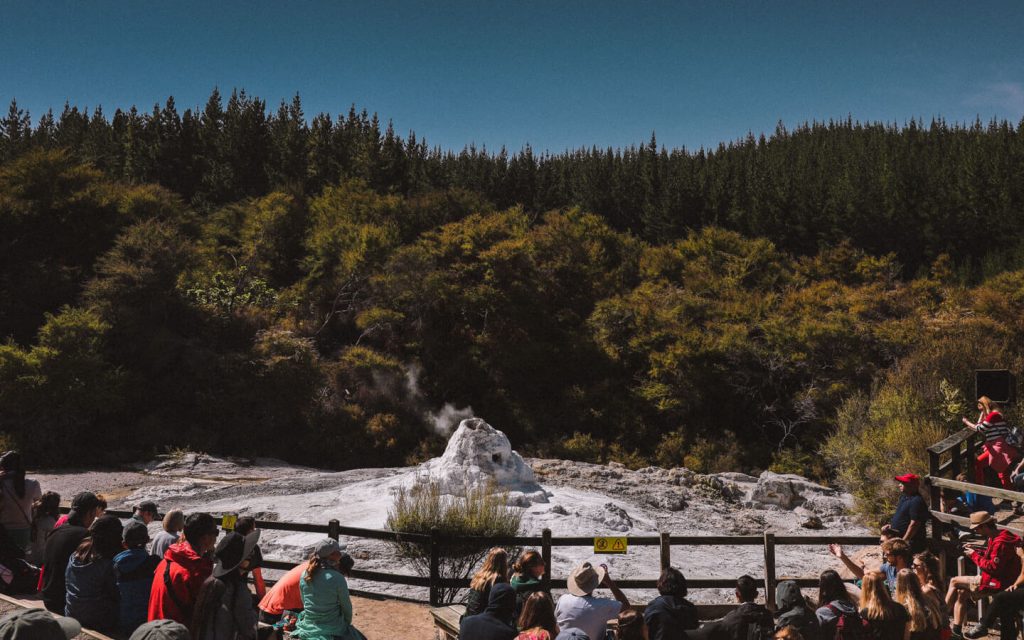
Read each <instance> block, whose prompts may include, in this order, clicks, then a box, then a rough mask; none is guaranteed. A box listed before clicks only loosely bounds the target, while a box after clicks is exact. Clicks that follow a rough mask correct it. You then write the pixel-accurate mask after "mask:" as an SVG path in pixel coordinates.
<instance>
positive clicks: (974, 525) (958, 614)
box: [946, 511, 1021, 636]
mask: <svg viewBox="0 0 1024 640" xmlns="http://www.w3.org/2000/svg"><path fill="white" fill-rule="evenodd" d="M971 531H973V532H975V533H977V534H979V535H982V536H985V537H986V538H988V543H987V544H986V545H985V548H984V549H980V548H976V547H967V548H966V549H965V550H964V555H965V556H966V557H967V558H968V559H969V560H971V561H972V562H973V563H974V564H976V565H978V568H979V569H981V573H980V574H979V575H976V576H956V577H954V578H952V579H950V581H949V591H948V592H946V606H947V607H952V608H953V635H954V636H960V635H962V633H963V624H964V617H965V616H966V613H967V610H966V607H965V606H964V605H966V604H968V603H970V601H971V599H972V596H973V597H974V598H978V597H985V596H989V595H992V594H993V593H996V592H999V591H1002V590H1003V589H1005V588H1006V587H1008V586H1010V585H1011V584H1013V581H1014V580H1015V579H1016V578H1017V575H1018V574H1020V569H1021V560H1020V557H1018V555H1017V548H1018V547H1020V544H1021V539H1020V536H1018V535H1016V534H1014V533H1010V531H1008V530H1007V529H1003V530H1002V531H1000V530H999V529H998V528H997V527H996V519H995V518H993V517H992V514H991V513H989V512H988V511H975V512H974V513H972V514H971Z"/></svg>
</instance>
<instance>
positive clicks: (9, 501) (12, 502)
mask: <svg viewBox="0 0 1024 640" xmlns="http://www.w3.org/2000/svg"><path fill="white" fill-rule="evenodd" d="M42 496H43V492H42V491H41V490H40V488H39V483H38V482H36V481H35V480H29V479H27V478H25V464H24V462H23V461H22V458H21V454H20V453H18V452H17V451H8V452H7V453H5V454H4V455H2V456H0V524H2V525H3V526H4V529H6V530H7V535H8V537H10V539H11V540H12V541H13V542H14V544H16V545H18V546H19V547H21V550H22V551H28V547H29V542H30V540H31V537H32V504H33V503H34V502H35V501H36V500H38V499H39V498H41V497H42Z"/></svg>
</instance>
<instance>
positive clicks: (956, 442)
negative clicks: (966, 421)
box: [928, 427, 975, 455]
mask: <svg viewBox="0 0 1024 640" xmlns="http://www.w3.org/2000/svg"><path fill="white" fill-rule="evenodd" d="M974 433H975V432H974V430H972V429H968V428H967V427H964V428H963V429H960V430H959V431H957V432H956V433H953V434H950V435H949V436H948V437H946V438H945V439H943V440H940V441H939V442H936V443H935V444H933V445H932V446H930V447H928V453H934V454H937V455H942V454H943V453H946V452H948V451H950V450H951V449H953V448H955V447H958V446H960V444H961V443H963V442H964V441H965V440H967V439H968V438H970V437H971V436H972V435H974Z"/></svg>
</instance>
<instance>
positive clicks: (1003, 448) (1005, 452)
mask: <svg viewBox="0 0 1024 640" xmlns="http://www.w3.org/2000/svg"><path fill="white" fill-rule="evenodd" d="M978 411H979V414H978V421H977V422H971V421H970V420H968V419H967V418H963V422H964V425H966V426H967V428H968V429H973V430H975V431H977V432H978V433H980V434H981V435H982V436H983V437H984V438H985V441H984V442H982V443H981V448H982V452H981V455H979V456H978V458H977V460H975V462H974V481H975V482H977V483H978V484H988V483H987V482H986V481H985V469H986V468H991V469H992V470H993V471H995V472H996V475H997V476H999V482H1000V483H1001V484H1002V486H1003V488H1004V489H1011V490H1012V489H1013V483H1012V481H1011V480H1010V466H1011V465H1012V464H1013V463H1014V462H1015V461H1016V460H1017V459H1018V458H1019V457H1020V451H1018V450H1017V449H1016V447H1013V446H1011V445H1010V444H1009V443H1008V442H1007V441H1006V437H1007V436H1008V435H1010V426H1009V425H1008V424H1007V423H1006V420H1004V419H1003V414H1002V413H1001V412H1000V411H999V405H998V403H996V402H993V401H992V400H991V399H990V398H989V397H988V396H981V397H980V398H978Z"/></svg>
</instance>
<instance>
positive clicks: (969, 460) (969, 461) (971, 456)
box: [957, 433, 978, 482]
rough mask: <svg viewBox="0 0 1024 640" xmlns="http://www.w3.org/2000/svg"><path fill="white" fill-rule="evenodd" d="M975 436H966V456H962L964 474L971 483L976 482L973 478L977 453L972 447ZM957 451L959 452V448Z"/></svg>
mask: <svg viewBox="0 0 1024 640" xmlns="http://www.w3.org/2000/svg"><path fill="white" fill-rule="evenodd" d="M977 436H978V434H976V433H972V434H971V435H969V436H967V454H966V455H965V456H964V464H963V467H964V472H965V473H966V474H967V477H968V478H971V482H977V480H976V479H975V478H974V461H975V460H977V459H978V452H977V450H976V448H975V446H974V443H975V439H976V438H977ZM957 451H958V452H959V447H957Z"/></svg>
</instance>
